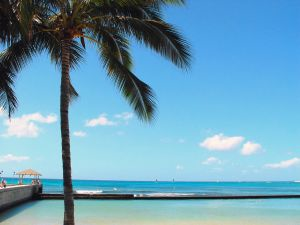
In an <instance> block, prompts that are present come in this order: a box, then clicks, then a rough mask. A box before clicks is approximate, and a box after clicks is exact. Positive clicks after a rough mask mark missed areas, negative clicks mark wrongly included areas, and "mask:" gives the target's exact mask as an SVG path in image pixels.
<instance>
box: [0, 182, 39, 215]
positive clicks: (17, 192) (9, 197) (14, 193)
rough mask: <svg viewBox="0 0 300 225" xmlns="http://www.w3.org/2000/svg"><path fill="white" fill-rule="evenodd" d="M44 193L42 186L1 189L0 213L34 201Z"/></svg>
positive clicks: (19, 186) (18, 186)
mask: <svg viewBox="0 0 300 225" xmlns="http://www.w3.org/2000/svg"><path fill="white" fill-rule="evenodd" d="M41 191H42V186H41V185H37V184H36V185H17V186H8V187H6V188H1V189H0V211H2V210H5V209H8V208H10V207H12V206H15V205H17V204H19V203H22V202H25V201H28V200H31V199H34V198H35V196H36V195H38V194H39V193H40V192H41Z"/></svg>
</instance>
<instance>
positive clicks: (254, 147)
mask: <svg viewBox="0 0 300 225" xmlns="http://www.w3.org/2000/svg"><path fill="white" fill-rule="evenodd" d="M259 150H261V145H260V144H258V143H254V142H251V141H248V142H246V143H245V144H244V145H243V148H242V150H241V154H242V155H245V156H248V155H252V154H254V153H256V152H257V151H259Z"/></svg>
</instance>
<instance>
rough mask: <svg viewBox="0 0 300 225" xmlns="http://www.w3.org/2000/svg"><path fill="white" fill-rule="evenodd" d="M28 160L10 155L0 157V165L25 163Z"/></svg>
mask: <svg viewBox="0 0 300 225" xmlns="http://www.w3.org/2000/svg"><path fill="white" fill-rule="evenodd" d="M29 159H30V158H29V157H28V156H15V155H12V154H7V155H3V156H0V163H7V162H22V161H27V160H29Z"/></svg>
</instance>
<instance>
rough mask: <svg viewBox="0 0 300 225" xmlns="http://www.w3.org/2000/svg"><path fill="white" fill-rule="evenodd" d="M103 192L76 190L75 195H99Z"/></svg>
mask: <svg viewBox="0 0 300 225" xmlns="http://www.w3.org/2000/svg"><path fill="white" fill-rule="evenodd" d="M102 192H103V191H102V190H76V191H75V194H89V195H93V194H101V193H102Z"/></svg>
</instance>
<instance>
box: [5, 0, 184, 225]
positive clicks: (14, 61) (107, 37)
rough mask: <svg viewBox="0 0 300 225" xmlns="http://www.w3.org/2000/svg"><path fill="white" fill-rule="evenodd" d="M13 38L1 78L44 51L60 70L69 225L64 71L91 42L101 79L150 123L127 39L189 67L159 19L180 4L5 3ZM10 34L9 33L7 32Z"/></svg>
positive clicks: (158, 0)
mask: <svg viewBox="0 0 300 225" xmlns="http://www.w3.org/2000/svg"><path fill="white" fill-rule="evenodd" d="M10 2H12V3H13V4H14V5H13V12H14V14H15V15H16V16H15V17H16V19H14V21H15V23H16V24H17V26H16V27H18V31H17V33H18V35H14V33H13V35H12V36H13V37H14V38H13V40H10V42H11V43H10V44H9V45H8V48H7V49H6V50H5V51H4V52H2V53H1V55H0V63H2V64H3V65H5V68H6V71H5V70H3V71H4V72H3V74H5V76H7V75H6V74H9V73H11V72H14V71H16V72H18V71H19V70H20V69H21V68H22V67H23V66H25V65H26V64H27V63H28V62H29V61H30V59H31V58H32V57H34V56H35V55H36V54H39V53H40V52H42V51H47V52H48V53H49V54H50V56H51V59H52V61H54V62H55V63H56V64H57V65H58V66H59V67H60V69H61V90H60V115H61V139H62V161H63V179H64V206H65V214H64V225H74V202H73V187H72V176H71V151H70V137H69V136H70V134H69V133H70V132H69V105H70V101H71V98H72V97H76V96H77V92H76V91H75V89H74V87H73V86H72V85H71V81H70V69H72V68H74V67H75V66H77V65H78V64H79V63H80V59H81V58H82V57H83V53H84V49H85V42H86V41H88V42H90V43H92V46H94V47H95V48H96V49H97V51H98V53H99V56H100V59H101V61H102V63H103V66H104V67H105V69H106V70H107V75H108V77H109V78H111V79H112V81H113V82H114V83H115V84H116V86H117V87H118V88H119V89H120V91H121V93H122V94H123V96H124V97H125V99H126V100H128V102H129V104H130V105H131V106H132V108H133V109H134V111H135V112H136V114H137V116H138V117H139V118H140V119H141V120H143V121H146V122H149V121H151V119H153V117H154V112H155V99H154V94H153V92H152V89H151V88H150V87H149V86H148V85H147V84H146V83H144V82H143V81H141V80H140V79H138V77H137V76H136V75H135V74H134V73H133V72H132V71H131V66H132V58H131V55H130V50H129V40H131V39H136V40H137V41H138V42H140V43H142V44H144V45H145V46H147V47H150V48H151V49H153V50H154V51H156V52H158V53H159V54H161V55H162V56H164V57H165V58H167V59H169V60H170V61H171V62H173V63H174V64H175V65H176V66H178V67H179V68H182V69H187V68H188V67H189V66H190V53H189V47H188V44H187V43H186V41H185V40H184V39H183V38H182V36H181V35H180V34H179V33H178V31H176V29H175V28H174V27H173V26H172V25H170V24H168V23H167V22H165V21H164V20H163V19H162V8H163V7H164V6H168V5H183V4H184V0H47V1H46V0H44V1H43V0H10ZM8 30H9V31H10V29H8Z"/></svg>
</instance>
